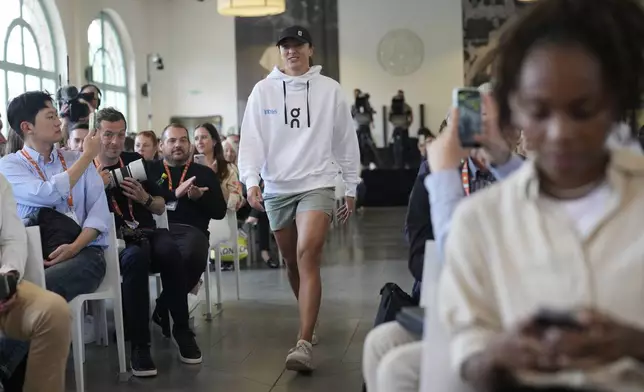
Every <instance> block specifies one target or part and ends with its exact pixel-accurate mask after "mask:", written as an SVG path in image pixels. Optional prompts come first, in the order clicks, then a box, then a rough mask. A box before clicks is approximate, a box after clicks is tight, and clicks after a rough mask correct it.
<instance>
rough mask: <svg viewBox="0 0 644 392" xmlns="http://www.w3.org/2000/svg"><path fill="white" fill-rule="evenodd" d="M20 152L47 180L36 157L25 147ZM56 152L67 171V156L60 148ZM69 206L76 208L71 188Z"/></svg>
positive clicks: (44, 179)
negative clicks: (35, 159)
mask: <svg viewBox="0 0 644 392" xmlns="http://www.w3.org/2000/svg"><path fill="white" fill-rule="evenodd" d="M20 153H21V154H22V156H23V157H25V159H26V160H27V161H28V162H29V163H31V165H32V166H33V167H34V168H35V169H36V172H37V173H38V175H39V176H40V178H41V179H42V180H43V181H47V177H45V173H43V171H42V169H41V168H40V166H38V164H37V163H36V161H34V159H33V158H32V157H31V155H29V153H28V152H26V151H25V150H24V149H23V150H20ZM56 153H57V154H58V159H60V164H61V165H62V167H63V171H67V163H65V157H64V156H63V154H62V153H61V152H60V150H56ZM67 206H69V209H70V210H73V209H74V198H73V196H72V190H71V189H70V190H69V196H67Z"/></svg>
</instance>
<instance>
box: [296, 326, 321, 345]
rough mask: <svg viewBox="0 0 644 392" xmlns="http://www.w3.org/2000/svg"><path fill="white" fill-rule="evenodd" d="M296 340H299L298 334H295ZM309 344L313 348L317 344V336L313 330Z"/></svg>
mask: <svg viewBox="0 0 644 392" xmlns="http://www.w3.org/2000/svg"><path fill="white" fill-rule="evenodd" d="M297 340H301V336H300V334H299V333H298V334H297ZM311 344H312V345H314V346H317V344H318V334H317V333H315V330H313V337H312V338H311Z"/></svg>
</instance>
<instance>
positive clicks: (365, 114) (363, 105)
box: [353, 93, 376, 126]
mask: <svg viewBox="0 0 644 392" xmlns="http://www.w3.org/2000/svg"><path fill="white" fill-rule="evenodd" d="M370 97H371V96H370V95H369V94H368V93H360V94H359V95H357V96H356V102H355V104H354V105H353V107H354V113H353V117H354V118H355V120H356V122H357V123H358V125H360V126H364V125H370V124H371V122H372V121H373V114H374V113H376V111H375V110H373V108H372V107H371V103H369V98H370Z"/></svg>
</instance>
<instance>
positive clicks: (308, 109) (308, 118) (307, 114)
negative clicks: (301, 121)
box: [306, 80, 311, 128]
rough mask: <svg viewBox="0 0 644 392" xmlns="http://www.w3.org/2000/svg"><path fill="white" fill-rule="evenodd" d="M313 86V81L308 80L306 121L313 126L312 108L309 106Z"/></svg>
mask: <svg viewBox="0 0 644 392" xmlns="http://www.w3.org/2000/svg"><path fill="white" fill-rule="evenodd" d="M310 87H311V81H310V80H307V81H306V121H307V123H308V125H309V128H311V108H310V107H309V89H310Z"/></svg>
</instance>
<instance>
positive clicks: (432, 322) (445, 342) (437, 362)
mask: <svg viewBox="0 0 644 392" xmlns="http://www.w3.org/2000/svg"><path fill="white" fill-rule="evenodd" d="M441 271H442V260H439V258H438V253H437V252H436V244H435V243H434V241H427V242H426V243H425V261H424V263H423V286H422V289H421V299H420V304H421V306H422V307H424V308H425V323H424V331H423V353H422V360H421V372H420V392H471V391H472V390H471V389H470V387H469V386H468V385H467V384H465V383H464V382H463V381H461V378H460V377H459V375H458V373H457V372H455V371H454V369H453V368H452V364H451V361H450V355H449V342H450V337H449V333H448V332H447V330H445V327H443V325H442V324H441V322H440V320H439V318H438V312H437V306H438V300H437V299H438V298H437V289H438V281H439V279H440V274H441Z"/></svg>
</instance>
